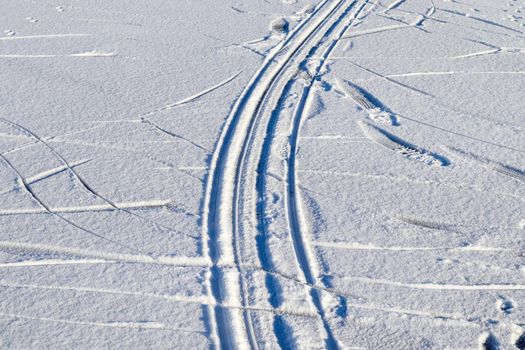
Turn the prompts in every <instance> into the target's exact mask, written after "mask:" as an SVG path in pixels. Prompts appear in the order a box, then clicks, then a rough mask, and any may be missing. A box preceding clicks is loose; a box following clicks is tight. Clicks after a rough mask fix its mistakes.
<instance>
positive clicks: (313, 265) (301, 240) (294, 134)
mask: <svg viewBox="0 0 525 350" xmlns="http://www.w3.org/2000/svg"><path fill="white" fill-rule="evenodd" d="M367 3H368V1H364V2H363V3H362V4H361V5H360V6H359V8H358V9H357V11H356V12H354V15H353V16H352V18H351V19H350V20H349V21H348V22H347V23H346V24H345V25H344V26H343V27H342V28H341V30H340V31H339V33H338V34H336V37H335V38H334V39H332V41H331V42H330V43H329V44H328V46H327V47H326V49H325V50H324V52H323V53H322V55H321V59H320V60H319V63H318V65H317V67H316V68H315V74H313V76H312V78H311V79H310V81H309V83H308V84H307V85H306V86H305V87H304V89H303V92H302V95H301V97H300V100H299V104H298V106H297V108H296V112H295V115H294V117H293V121H292V131H291V134H290V138H289V140H290V155H289V157H288V162H287V170H288V176H287V180H288V181H287V182H286V193H287V201H286V206H287V212H288V219H289V225H290V232H291V234H292V243H293V247H294V252H295V256H296V259H297V262H298V264H299V267H300V269H301V271H302V273H303V275H304V278H305V280H306V282H307V283H308V284H311V285H314V286H315V285H317V284H318V279H319V278H318V273H317V269H318V267H317V262H316V260H315V254H314V252H313V250H312V248H311V244H310V243H309V241H310V238H309V230H308V225H307V222H306V218H305V217H304V214H303V209H302V201H301V198H300V192H299V191H300V188H299V184H298V181H297V159H296V157H297V150H298V144H299V135H300V130H301V126H302V121H303V115H304V114H305V111H306V109H307V108H308V106H309V102H310V98H311V91H312V88H313V86H314V85H315V83H316V82H317V81H318V78H317V76H318V75H319V74H320V73H321V72H322V71H323V69H324V67H325V65H326V62H327V60H328V58H329V56H330V54H331V53H332V51H333V50H334V49H335V47H336V46H337V43H338V42H339V40H340V39H341V38H342V37H343V35H344V34H345V32H346V31H347V30H348V29H349V27H350V26H351V25H352V23H353V20H354V19H355V18H357V16H358V15H359V14H360V13H361V11H362V10H363V9H364V7H365V5H367ZM349 10H350V9H348V10H347V11H349ZM343 18H344V16H343ZM337 24H338V23H334V25H333V26H332V28H330V30H329V31H330V32H331V31H335V30H336V29H337ZM324 287H325V288H326V287H327V286H324ZM310 297H311V300H312V303H313V304H314V306H315V307H316V309H317V312H318V313H319V315H320V317H321V320H322V322H323V328H324V330H325V332H326V339H325V341H326V347H327V348H331V349H337V348H340V345H339V343H338V341H337V339H336V338H335V336H334V334H333V331H332V329H331V326H330V324H329V322H328V320H327V317H326V314H325V311H324V307H323V302H322V295H321V291H320V290H319V289H316V288H311V289H310Z"/></svg>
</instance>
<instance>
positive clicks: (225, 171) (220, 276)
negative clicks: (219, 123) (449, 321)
mask: <svg viewBox="0 0 525 350" xmlns="http://www.w3.org/2000/svg"><path fill="white" fill-rule="evenodd" d="M348 1H350V0H338V1H333V2H329V1H328V0H325V1H324V2H323V3H321V4H320V5H319V6H318V7H317V8H316V10H315V11H314V12H313V13H312V15H311V17H310V18H309V19H308V20H306V21H305V22H303V23H302V24H300V25H299V26H298V27H297V29H296V30H294V31H293V32H292V33H290V35H289V36H288V38H287V39H286V40H285V41H284V42H283V44H282V45H281V47H279V48H277V49H276V50H274V51H272V53H271V54H270V55H269V57H268V58H267V59H266V61H265V63H264V64H263V66H262V67H261V68H260V69H259V71H258V72H257V73H256V74H255V76H254V77H253V78H252V80H251V81H250V83H249V84H248V85H247V87H246V88H245V90H244V91H243V93H242V95H241V96H240V98H239V99H238V100H237V102H236V104H235V106H234V107H233V110H232V111H231V113H230V115H229V117H228V120H227V122H226V125H225V127H224V129H223V133H222V134H221V137H220V139H219V142H218V145H217V148H216V151H215V153H214V155H213V157H212V161H211V167H210V175H209V178H208V181H207V186H206V193H205V203H204V208H205V209H204V218H203V236H204V238H205V239H206V238H208V241H207V242H206V243H205V245H207V246H206V247H204V248H205V249H207V250H208V253H209V256H210V258H211V260H212V262H213V266H212V268H211V269H210V273H209V276H208V277H209V278H208V286H207V287H208V289H209V292H211V294H213V296H214V297H215V299H216V302H217V305H218V306H217V307H215V308H214V310H213V311H212V312H211V313H210V316H213V317H214V318H215V323H216V324H215V327H216V328H215V329H212V335H213V336H215V341H216V342H217V343H218V344H219V346H220V347H222V348H225V349H230V348H248V347H252V348H253V347H256V346H257V345H256V342H255V335H254V331H253V326H252V325H251V316H250V314H249V311H248V310H245V311H244V312H243V316H242V319H241V317H240V315H239V314H238V313H237V312H234V311H232V310H231V309H225V308H222V307H221V306H220V305H221V304H225V303H229V302H232V299H235V298H237V299H240V301H241V303H242V304H243V306H245V305H244V304H245V303H246V300H245V299H246V296H245V292H246V286H245V282H244V281H243V277H242V271H241V268H240V265H241V264H240V251H239V249H238V244H237V243H236V241H237V240H240V239H241V237H240V236H239V232H238V219H239V218H238V209H239V208H238V198H239V192H240V190H241V186H242V183H241V178H242V176H241V174H240V173H239V171H242V167H243V165H242V164H243V162H242V160H243V158H244V156H245V155H246V154H247V152H248V148H249V147H250V139H251V136H250V135H251V132H252V131H253V128H254V125H255V124H256V121H257V118H258V117H259V112H260V111H261V110H262V108H263V107H264V102H265V101H266V99H267V98H268V96H270V94H271V91H272V89H273V88H274V86H276V85H277V83H279V82H281V80H280V78H281V76H282V75H283V73H284V72H286V71H288V70H289V69H293V71H294V72H296V71H297V68H298V67H297V64H296V63H295V62H296V61H301V60H302V59H304V58H305V57H306V53H305V52H304V49H305V48H307V45H308V44H309V42H310V40H311V39H312V38H315V35H316V34H317V33H318V32H319V30H320V29H321V28H323V26H325V25H327V24H328V25H329V26H332V25H333V22H330V18H332V16H334V14H336V13H337V11H338V10H340V9H341V8H342V6H343V5H344V4H345V3H346V2H348ZM354 1H355V0H352V3H353V2H354ZM328 4H329V5H328ZM324 8H327V10H326V12H325V13H323V14H322V15H320V16H318V14H319V13H320V12H321V11H322V10H324ZM323 38H324V36H323ZM317 44H318V43H316V44H315V45H317ZM284 82H286V81H284ZM230 265H233V266H235V267H234V268H226V266H230ZM234 285H237V286H238V287H239V288H238V289H239V290H237V288H235V289H234ZM237 293H239V295H237ZM239 331H242V332H243V333H246V334H245V335H243V337H242V338H241V337H239V334H238V333H239Z"/></svg>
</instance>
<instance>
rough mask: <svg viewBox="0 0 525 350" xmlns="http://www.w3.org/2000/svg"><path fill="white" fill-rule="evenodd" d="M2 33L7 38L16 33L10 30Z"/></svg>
mask: <svg viewBox="0 0 525 350" xmlns="http://www.w3.org/2000/svg"><path fill="white" fill-rule="evenodd" d="M4 33H5V35H7V36H13V35H15V34H16V33H15V32H13V31H12V30H11V29H7V30H4Z"/></svg>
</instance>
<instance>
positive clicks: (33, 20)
mask: <svg viewBox="0 0 525 350" xmlns="http://www.w3.org/2000/svg"><path fill="white" fill-rule="evenodd" d="M26 20H28V21H29V22H31V23H36V22H38V19H36V18H34V17H26Z"/></svg>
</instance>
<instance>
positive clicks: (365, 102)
mask: <svg viewBox="0 0 525 350" xmlns="http://www.w3.org/2000/svg"><path fill="white" fill-rule="evenodd" d="M335 83H336V87H337V88H338V89H339V90H340V91H341V92H342V94H343V95H345V96H346V97H350V98H351V99H352V100H354V101H355V103H357V104H358V105H359V106H360V107H361V108H363V109H365V110H366V111H367V112H368V117H369V118H370V119H371V120H373V121H375V122H377V123H381V124H388V125H394V126H397V125H399V123H398V121H397V116H396V115H395V114H393V113H392V112H390V111H389V110H388V109H387V108H386V107H385V106H383V104H382V103H381V102H379V101H378V100H377V99H376V98H375V97H373V96H372V95H371V94H370V93H368V92H367V91H366V90H364V89H363V88H361V87H359V86H357V85H355V84H353V83H351V82H349V81H343V80H341V79H338V78H336V80H335Z"/></svg>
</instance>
